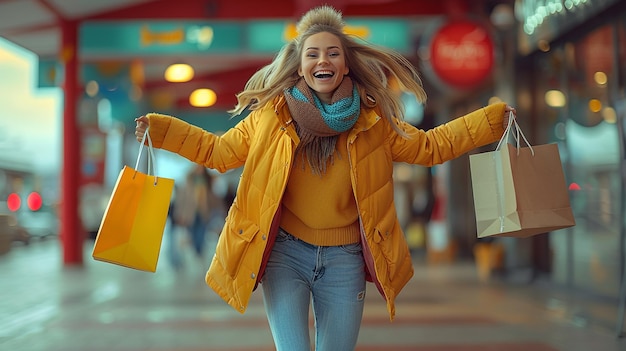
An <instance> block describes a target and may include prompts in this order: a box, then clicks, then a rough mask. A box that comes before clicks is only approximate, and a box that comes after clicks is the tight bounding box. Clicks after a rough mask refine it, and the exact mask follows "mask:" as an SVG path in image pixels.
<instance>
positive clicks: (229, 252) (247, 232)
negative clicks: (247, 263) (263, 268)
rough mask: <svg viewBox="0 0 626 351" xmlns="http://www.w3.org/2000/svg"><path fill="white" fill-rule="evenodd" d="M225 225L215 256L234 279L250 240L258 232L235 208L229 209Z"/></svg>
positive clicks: (257, 227)
mask: <svg viewBox="0 0 626 351" xmlns="http://www.w3.org/2000/svg"><path fill="white" fill-rule="evenodd" d="M225 225H226V228H224V230H223V231H222V234H221V236H220V240H219V243H218V246H217V248H216V255H217V259H218V260H219V261H220V262H221V263H222V266H223V267H224V269H225V270H226V271H227V272H228V274H229V275H230V276H231V277H232V278H235V276H236V275H237V272H238V271H239V267H241V265H242V264H243V262H244V260H245V259H246V252H247V251H248V248H249V247H250V244H251V242H252V239H254V236H255V235H256V234H257V233H258V232H259V226H258V225H257V224H256V223H254V222H253V221H251V220H249V219H248V218H247V217H246V216H245V215H244V214H243V212H242V211H239V210H238V209H237V208H236V207H232V208H231V210H230V213H229V214H228V217H227V218H226V223H225Z"/></svg>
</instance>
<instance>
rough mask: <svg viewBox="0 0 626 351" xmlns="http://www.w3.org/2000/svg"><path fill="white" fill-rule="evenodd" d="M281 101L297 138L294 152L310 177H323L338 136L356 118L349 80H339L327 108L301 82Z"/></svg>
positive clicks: (356, 107) (355, 101) (356, 103)
mask: <svg viewBox="0 0 626 351" xmlns="http://www.w3.org/2000/svg"><path fill="white" fill-rule="evenodd" d="M285 99H286V101H287V105H288V106H289V111H290V112H291V116H292V117H293V119H294V121H295V122H296V131H297V132H298V136H299V137H300V144H299V146H298V150H297V152H298V153H299V154H300V155H301V156H302V160H303V161H304V160H305V159H306V160H308V163H309V165H310V166H311V169H312V171H313V173H316V174H320V175H321V174H324V173H325V172H326V168H327V164H328V162H329V161H330V162H331V163H332V158H333V155H334V153H335V147H336V144H337V138H338V136H339V134H341V133H343V132H345V131H347V130H349V129H350V128H352V126H354V124H355V123H356V121H357V119H358V118H359V112H360V105H361V102H360V99H359V95H358V93H357V90H356V87H354V84H353V83H352V79H350V77H348V76H346V77H344V78H343V80H342V81H341V84H340V85H339V86H338V87H337V89H336V90H335V92H334V93H333V96H332V99H331V103H330V104H325V103H323V102H322V101H321V100H320V99H319V98H318V97H317V96H316V95H315V94H314V93H313V91H312V90H311V88H309V86H308V85H307V84H306V81H305V80H304V79H300V80H299V81H298V82H297V83H296V84H295V85H294V86H293V87H291V88H288V89H285ZM303 167H304V162H303Z"/></svg>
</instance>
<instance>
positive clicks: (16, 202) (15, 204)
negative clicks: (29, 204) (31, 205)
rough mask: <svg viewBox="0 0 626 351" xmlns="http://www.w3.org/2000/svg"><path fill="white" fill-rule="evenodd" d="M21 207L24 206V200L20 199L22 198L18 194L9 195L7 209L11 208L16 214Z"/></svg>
mask: <svg viewBox="0 0 626 351" xmlns="http://www.w3.org/2000/svg"><path fill="white" fill-rule="evenodd" d="M20 206H22V199H20V196H19V195H18V194H16V193H11V194H9V196H8V197H7V207H8V208H9V211H11V212H15V211H17V210H19V209H20Z"/></svg>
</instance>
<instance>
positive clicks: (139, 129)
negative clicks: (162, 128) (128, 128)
mask: <svg viewBox="0 0 626 351" xmlns="http://www.w3.org/2000/svg"><path fill="white" fill-rule="evenodd" d="M135 122H137V125H136V126H135V138H137V141H138V142H141V141H142V140H143V136H144V134H146V129H148V126H149V125H150V120H148V117H146V116H141V117H137V118H135Z"/></svg>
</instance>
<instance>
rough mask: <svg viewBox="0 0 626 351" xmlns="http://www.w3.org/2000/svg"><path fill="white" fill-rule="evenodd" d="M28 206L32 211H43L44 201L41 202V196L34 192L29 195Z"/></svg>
mask: <svg viewBox="0 0 626 351" xmlns="http://www.w3.org/2000/svg"><path fill="white" fill-rule="evenodd" d="M26 204H27V205H28V208H29V209H30V210H31V211H39V209H41V205H42V204H43V201H42V200H41V195H39V193H38V192H35V191H33V192H32V193H30V194H28V197H27V198H26Z"/></svg>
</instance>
